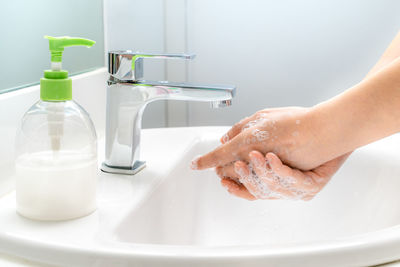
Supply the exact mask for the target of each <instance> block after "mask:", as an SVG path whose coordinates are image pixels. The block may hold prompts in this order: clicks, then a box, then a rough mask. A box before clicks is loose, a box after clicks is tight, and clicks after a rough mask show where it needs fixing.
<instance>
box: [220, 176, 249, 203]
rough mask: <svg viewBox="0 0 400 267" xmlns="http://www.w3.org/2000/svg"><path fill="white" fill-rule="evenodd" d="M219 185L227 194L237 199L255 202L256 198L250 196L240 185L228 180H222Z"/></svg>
mask: <svg viewBox="0 0 400 267" xmlns="http://www.w3.org/2000/svg"><path fill="white" fill-rule="evenodd" d="M221 184H222V186H223V187H225V188H226V189H227V190H228V192H229V193H231V194H233V195H235V196H237V197H240V198H244V199H247V200H256V198H255V197H254V196H253V195H252V194H250V192H249V191H248V190H247V189H246V188H245V187H244V186H243V185H240V184H238V183H236V182H234V181H232V180H230V179H228V178H224V179H222V180H221Z"/></svg>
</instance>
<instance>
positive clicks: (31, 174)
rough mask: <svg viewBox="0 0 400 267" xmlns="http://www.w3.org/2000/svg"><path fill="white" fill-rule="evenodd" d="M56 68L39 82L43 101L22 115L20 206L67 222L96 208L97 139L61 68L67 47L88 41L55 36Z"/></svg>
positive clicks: (40, 216)
mask: <svg viewBox="0 0 400 267" xmlns="http://www.w3.org/2000/svg"><path fill="white" fill-rule="evenodd" d="M45 38H46V39H48V40H49V48H50V53H51V70H45V71H44V78H42V79H41V80H40V100H39V101H38V102H36V103H35V104H34V105H33V106H32V107H31V108H30V109H29V110H28V111H27V112H26V113H25V115H24V116H23V118H22V121H21V124H20V127H19V129H18V132H17V136H16V158H15V167H16V188H15V189H16V206H17V212H18V213H19V214H21V215H23V216H24V217H27V218H31V219H36V220H46V221H55V220H68V219H73V218H78V217H82V216H85V215H88V214H90V213H91V212H93V211H94V210H95V209H96V184H97V175H98V168H97V138H96V132H95V128H94V125H93V122H92V120H91V119H90V117H89V114H88V113H87V112H86V111H85V110H84V109H83V108H82V107H81V106H80V105H79V104H77V103H76V102H75V101H73V100H72V80H71V79H70V78H68V72H67V71H66V70H62V69H61V61H62V53H63V51H64V47H69V46H87V47H91V46H92V45H93V44H94V43H95V42H94V41H92V40H87V39H83V38H73V37H68V36H64V37H50V36H45Z"/></svg>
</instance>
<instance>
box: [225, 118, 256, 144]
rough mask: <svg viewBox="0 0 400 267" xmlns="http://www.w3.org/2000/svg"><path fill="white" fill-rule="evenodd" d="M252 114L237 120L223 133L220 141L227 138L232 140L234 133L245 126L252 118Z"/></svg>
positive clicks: (226, 140)
mask: <svg viewBox="0 0 400 267" xmlns="http://www.w3.org/2000/svg"><path fill="white" fill-rule="evenodd" d="M253 118H254V115H253V116H250V117H246V118H244V119H243V120H241V121H239V122H238V123H236V124H235V125H233V126H232V128H231V129H230V130H229V131H228V132H227V133H226V134H224V135H223V136H222V137H221V139H220V141H221V143H222V144H225V143H227V142H228V141H229V140H232V139H233V138H234V137H235V136H236V135H238V134H239V133H241V132H242V130H243V128H244V127H245V126H246V124H247V123H249V122H250V121H251V120H253Z"/></svg>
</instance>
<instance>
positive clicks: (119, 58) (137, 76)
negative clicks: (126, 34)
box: [108, 50, 196, 81]
mask: <svg viewBox="0 0 400 267" xmlns="http://www.w3.org/2000/svg"><path fill="white" fill-rule="evenodd" d="M195 56H196V55H195V54H153V53H141V52H132V51H130V50H126V51H110V52H108V72H109V74H110V75H112V76H113V77H115V78H117V79H119V80H131V81H138V80H141V79H142V78H143V59H144V58H159V59H184V60H192V59H194V58H195Z"/></svg>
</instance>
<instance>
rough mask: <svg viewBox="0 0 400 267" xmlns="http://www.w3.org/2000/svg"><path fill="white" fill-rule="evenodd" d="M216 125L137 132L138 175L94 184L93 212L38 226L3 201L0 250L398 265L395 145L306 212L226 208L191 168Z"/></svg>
mask: <svg viewBox="0 0 400 267" xmlns="http://www.w3.org/2000/svg"><path fill="white" fill-rule="evenodd" d="M226 130H227V128H225V127H199V128H175V129H155V130H144V131H143V143H142V150H143V156H144V158H145V159H146V160H147V168H146V169H145V170H144V171H142V172H140V173H139V174H138V175H136V176H133V177H131V176H121V175H111V174H105V173H102V174H101V182H100V185H99V197H98V210H97V212H95V213H93V214H92V215H90V216H88V217H85V218H82V219H78V220H75V221H69V222H59V223H43V222H33V221H29V220H26V219H24V218H22V217H20V216H18V215H17V214H16V213H15V204H14V202H15V195H14V194H10V195H8V196H6V197H4V198H2V199H0V251H1V252H6V253H10V254H14V255H17V256H20V257H24V258H27V259H31V260H35V261H41V262H46V263H50V264H57V265H61V266H113V267H114V266H189V265H190V266H230V267H232V266H246V267H247V266H366V265H374V264H379V263H385V262H389V261H393V260H397V259H400V226H399V223H400V193H399V191H400V164H399V162H400V155H399V153H397V151H396V147H400V136H393V137H391V138H388V139H386V140H383V141H380V142H378V143H375V144H373V145H370V146H368V147H365V148H363V149H360V150H359V151H356V152H355V153H354V154H353V155H352V156H351V157H350V158H349V160H348V161H347V162H346V164H345V165H344V166H343V167H342V169H341V170H340V171H339V172H338V173H337V175H335V177H334V178H333V179H332V181H331V182H330V183H329V184H328V185H327V186H326V188H325V189H324V190H323V191H322V192H321V193H320V194H319V195H318V196H317V197H316V198H315V199H314V200H312V201H310V202H301V201H297V202H293V201H285V200H278V201H271V200H270V201H267V200H264V201H253V202H249V201H246V200H242V199H238V198H235V197H233V196H231V195H229V194H228V193H227V192H226V190H225V189H224V188H222V187H221V186H220V183H219V178H218V177H217V176H216V175H215V174H214V173H213V172H212V171H200V172H199V171H192V170H190V169H189V163H190V161H191V159H192V158H193V157H194V156H196V155H198V154H203V153H205V152H207V151H209V150H211V149H212V148H214V147H216V146H217V145H218V141H217V140H218V139H219V137H220V136H221V135H222V134H223V133H224V132H225V131H226Z"/></svg>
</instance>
